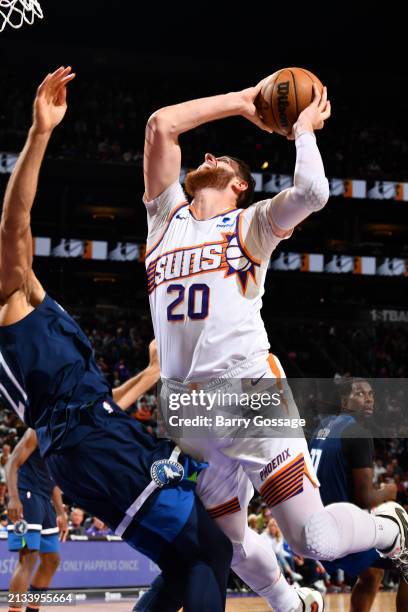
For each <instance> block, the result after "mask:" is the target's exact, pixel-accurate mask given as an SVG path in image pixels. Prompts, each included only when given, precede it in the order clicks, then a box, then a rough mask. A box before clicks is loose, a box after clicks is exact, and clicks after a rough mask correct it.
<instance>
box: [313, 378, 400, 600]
mask: <svg viewBox="0 0 408 612" xmlns="http://www.w3.org/2000/svg"><path fill="white" fill-rule="evenodd" d="M338 389H339V395H340V401H341V412H340V413H339V414H334V415H331V416H327V417H326V418H325V419H324V420H323V421H322V423H321V424H320V425H319V427H318V429H317V430H316V432H315V434H314V437H313V439H312V440H311V442H310V454H311V457H312V460H313V463H314V467H315V469H316V471H317V476H318V478H319V481H320V494H321V497H322V501H323V503H324V505H328V504H332V503H335V502H351V503H354V504H357V505H358V506H360V507H361V508H365V509H367V510H371V509H372V508H374V507H376V506H379V505H380V504H382V503H384V502H388V501H393V500H395V499H396V495H397V487H396V485H395V483H389V484H385V485H383V486H382V487H381V488H379V489H376V488H375V487H374V485H373V464H374V443H373V438H372V435H371V433H370V418H371V417H372V415H373V413H374V391H373V388H372V386H371V385H370V383H369V382H368V381H367V380H365V379H362V378H350V379H346V380H344V381H343V382H341V383H340V384H339V385H338ZM322 563H323V565H324V566H325V568H326V569H327V571H328V572H333V571H335V570H336V569H342V570H344V571H345V572H346V573H347V574H348V575H350V576H352V577H358V580H357V582H356V583H355V585H354V587H353V590H352V593H351V602H350V603H351V608H350V611H351V612H369V611H370V610H371V607H372V605H373V603H374V599H375V596H376V594H377V592H378V590H379V588H380V585H381V581H382V578H383V576H384V569H387V568H391V567H392V564H391V562H390V560H389V559H384V558H382V557H381V556H380V555H379V554H378V552H377V551H376V550H375V548H372V549H371V550H368V551H364V552H359V553H354V554H350V555H347V556H346V557H343V558H342V559H337V560H336V561H333V562H327V561H323V562H322ZM407 609H408V584H407V583H406V582H405V580H402V579H401V581H400V586H399V589H398V596H397V610H398V612H404V611H405V610H407Z"/></svg>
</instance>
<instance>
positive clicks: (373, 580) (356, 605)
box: [350, 567, 384, 612]
mask: <svg viewBox="0 0 408 612" xmlns="http://www.w3.org/2000/svg"><path fill="white" fill-rule="evenodd" d="M383 577H384V570H383V569H380V568H378V567H369V568H368V569H366V570H365V571H364V572H362V573H361V574H360V576H359V577H358V579H357V582H356V583H355V585H354V587H353V589H352V591H351V599H350V612H370V610H371V607H372V605H373V603H374V599H375V596H376V595H377V593H378V591H379V590H380V586H381V582H382V579H383Z"/></svg>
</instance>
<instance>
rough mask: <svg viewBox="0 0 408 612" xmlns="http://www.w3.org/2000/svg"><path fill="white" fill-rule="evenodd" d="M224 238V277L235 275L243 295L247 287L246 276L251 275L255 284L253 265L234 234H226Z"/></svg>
mask: <svg viewBox="0 0 408 612" xmlns="http://www.w3.org/2000/svg"><path fill="white" fill-rule="evenodd" d="M226 238H227V240H228V245H227V247H226V249H225V259H226V262H227V265H228V270H227V272H226V274H225V276H231V274H237V275H238V279H239V281H240V283H241V287H242V290H243V292H244V293H245V291H246V288H247V285H248V276H249V275H251V276H252V278H253V280H254V281H255V282H256V278H255V264H254V263H253V261H251V260H250V259H249V258H248V257H247V256H246V255H245V253H244V251H243V249H242V248H241V245H240V244H239V240H238V237H237V235H236V234H232V235H228V234H226Z"/></svg>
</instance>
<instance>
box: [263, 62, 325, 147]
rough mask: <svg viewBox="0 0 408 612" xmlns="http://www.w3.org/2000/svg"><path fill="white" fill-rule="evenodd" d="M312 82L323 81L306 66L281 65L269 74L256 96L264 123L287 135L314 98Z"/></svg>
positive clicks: (320, 86) (319, 85)
mask: <svg viewBox="0 0 408 612" xmlns="http://www.w3.org/2000/svg"><path fill="white" fill-rule="evenodd" d="M313 83H316V84H317V86H318V87H319V89H320V92H322V91H323V85H322V84H321V82H320V80H319V79H318V78H317V77H316V76H315V75H314V74H313V73H312V72H309V70H305V69H304V68H282V70H278V71H277V72H274V73H273V74H271V76H269V77H268V78H267V79H266V81H265V83H264V84H263V86H262V89H261V91H260V92H259V94H258V95H257V97H256V99H255V106H256V108H257V111H258V114H259V116H260V117H261V118H262V119H263V121H264V123H266V125H267V126H268V127H270V128H271V129H272V130H273V131H274V132H276V133H277V134H282V136H288V134H290V133H291V131H292V127H293V124H294V123H295V122H296V120H297V118H298V117H299V115H300V113H301V112H302V110H304V109H305V108H306V106H309V104H310V103H311V101H312V100H313Z"/></svg>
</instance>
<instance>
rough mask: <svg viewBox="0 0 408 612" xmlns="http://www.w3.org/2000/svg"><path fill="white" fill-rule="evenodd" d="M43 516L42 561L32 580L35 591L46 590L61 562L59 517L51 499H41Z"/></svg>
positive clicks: (32, 588)
mask: <svg viewBox="0 0 408 612" xmlns="http://www.w3.org/2000/svg"><path fill="white" fill-rule="evenodd" d="M41 503H42V504H43V505H42V511H43V518H42V530H41V542H40V563H39V565H38V567H37V570H36V572H35V574H34V576H33V578H32V580H31V587H30V588H31V590H32V591H33V592H36V591H39V592H45V591H46V590H47V588H48V586H49V585H50V583H51V580H52V577H53V576H54V574H55V572H56V571H57V569H58V566H59V564H60V556H59V548H60V543H59V537H58V536H59V533H58V527H57V517H56V514H55V510H54V507H53V505H52V504H51V501H50V500H49V499H45V498H43V499H41Z"/></svg>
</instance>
